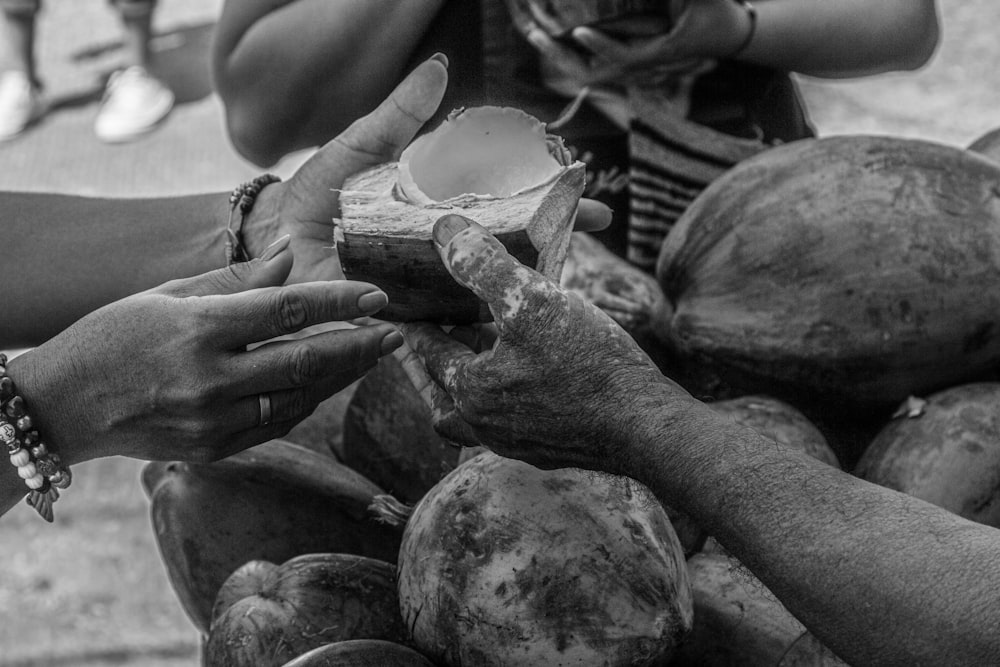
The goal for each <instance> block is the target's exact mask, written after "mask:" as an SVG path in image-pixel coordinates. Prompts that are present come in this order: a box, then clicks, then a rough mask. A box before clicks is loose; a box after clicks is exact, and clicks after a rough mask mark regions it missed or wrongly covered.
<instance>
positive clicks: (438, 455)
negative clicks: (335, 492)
mask: <svg viewBox="0 0 1000 667" xmlns="http://www.w3.org/2000/svg"><path fill="white" fill-rule="evenodd" d="M458 457H459V448H458V447H455V446H454V445H451V444H449V443H448V442H447V441H445V440H444V439H443V438H442V437H441V436H439V435H438V434H437V432H436V431H435V430H434V427H433V426H432V424H431V412H430V409H428V407H427V404H426V403H424V400H423V399H422V398H421V397H420V394H418V393H417V390H416V389H414V388H413V384H412V383H411V382H410V380H409V378H408V377H407V376H406V373H405V371H403V367H402V366H401V365H400V363H399V362H398V361H397V360H396V359H395V357H392V356H387V357H383V358H382V359H381V360H380V361H379V363H378V366H376V367H375V368H374V369H372V370H371V371H369V373H368V374H367V375H366V376H365V377H364V379H363V380H361V382H360V384H359V385H358V388H357V391H356V392H355V393H354V396H353V397H352V398H351V402H350V403H349V404H348V406H347V414H346V416H345V418H344V445H343V458H342V460H343V462H344V463H345V464H346V465H348V466H350V467H351V468H353V469H354V470H357V471H358V472H360V473H361V474H362V475H364V476H365V477H367V478H369V479H371V480H372V481H373V482H375V483H376V484H378V485H379V486H380V487H382V488H383V489H385V490H386V491H388V492H389V493H391V494H392V495H393V496H395V497H396V498H398V499H400V500H403V501H405V502H408V503H415V502H417V501H418V500H420V499H421V498H423V496H424V494H425V493H427V492H428V491H430V490H431V488H432V487H433V486H434V485H435V484H437V483H438V482H439V481H441V478H442V477H444V476H445V475H446V474H448V473H449V472H451V471H452V470H453V469H454V468H455V466H456V465H457V464H458Z"/></svg>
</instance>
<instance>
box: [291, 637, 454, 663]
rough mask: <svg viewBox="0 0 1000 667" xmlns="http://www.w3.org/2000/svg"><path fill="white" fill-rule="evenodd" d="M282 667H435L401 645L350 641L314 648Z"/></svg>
mask: <svg viewBox="0 0 1000 667" xmlns="http://www.w3.org/2000/svg"><path fill="white" fill-rule="evenodd" d="M284 667H434V663H432V662H431V661H430V660H428V659H427V658H425V657H424V656H422V655H420V654H419V653H417V652H416V651H414V650H413V649H411V648H407V647H406V646H403V645H402V644H395V643H393V642H387V641H384V640H380V639H350V640H348V641H344V642H336V643H335V644H327V645H326V646H321V647H319V648H315V649H313V650H311V651H309V652H308V653H304V654H302V655H300V656H299V657H297V658H296V659H295V660H292V661H291V662H289V663H286V664H285V666H284Z"/></svg>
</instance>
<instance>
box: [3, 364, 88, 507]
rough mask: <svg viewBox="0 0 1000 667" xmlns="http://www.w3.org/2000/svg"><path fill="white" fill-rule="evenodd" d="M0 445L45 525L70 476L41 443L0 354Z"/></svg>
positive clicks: (28, 500)
mask: <svg viewBox="0 0 1000 667" xmlns="http://www.w3.org/2000/svg"><path fill="white" fill-rule="evenodd" d="M0 442H2V443H3V444H4V445H6V446H7V454H8V455H9V456H10V462H11V465H13V466H14V467H15V468H17V474H18V477H20V478H21V479H23V480H24V483H25V485H26V486H27V487H28V497H27V502H28V504H29V505H31V506H32V507H33V508H35V511H36V512H38V514H39V515H41V517H42V518H43V519H45V520H46V521H48V522H49V523H51V522H52V519H53V514H52V504H53V503H55V502H56V501H57V500H59V491H58V489H65V488H67V487H68V486H69V485H70V483H71V482H72V481H73V475H72V473H70V470H69V468H68V467H67V466H63V465H62V464H61V462H60V460H59V455H58V454H56V453H55V452H53V451H51V450H50V448H49V447H48V445H46V444H45V443H44V442H42V440H41V437H40V436H39V435H38V431H37V430H36V429H35V425H34V422H33V421H32V419H31V416H30V415H29V414H28V412H27V409H26V408H25V405H24V399H23V398H21V397H20V396H18V395H17V390H16V389H15V388H14V381H13V380H11V379H10V377H9V376H8V375H7V355H6V354H3V353H0Z"/></svg>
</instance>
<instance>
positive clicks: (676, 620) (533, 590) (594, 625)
mask: <svg viewBox="0 0 1000 667" xmlns="http://www.w3.org/2000/svg"><path fill="white" fill-rule="evenodd" d="M399 594H400V605H401V609H402V612H403V617H404V622H405V624H406V626H407V627H408V628H409V629H410V630H411V632H412V633H413V642H414V645H415V646H416V648H417V649H418V650H420V651H421V652H422V653H424V654H425V655H427V656H428V657H429V658H431V659H432V660H435V661H439V662H441V663H443V664H445V665H450V666H453V667H454V666H458V665H477V667H490V666H491V665H511V664H517V665H521V666H524V667H530V666H532V665H544V666H546V667H548V666H551V665H560V664H562V665H575V664H587V665H590V664H593V665H607V666H609V667H613V666H615V665H647V664H652V663H653V662H654V661H655V660H657V659H664V658H666V657H667V656H669V654H670V653H671V652H672V650H673V649H674V647H675V646H676V645H677V642H678V641H679V640H680V638H681V637H682V636H683V635H684V634H685V632H686V631H687V630H688V629H689V628H690V624H691V598H690V590H689V588H688V581H687V574H686V570H685V567H684V555H683V552H682V550H681V546H680V544H679V543H678V541H677V537H676V535H674V531H673V529H672V528H671V527H670V520H669V519H668V518H667V515H666V513H665V512H664V511H663V508H662V507H661V506H660V504H659V503H658V502H657V501H656V499H655V498H654V497H653V495H652V494H651V493H650V492H649V491H648V489H646V488H645V487H644V486H642V485H641V484H638V483H637V482H634V481H631V480H628V479H627V478H619V477H612V476H609V475H603V474H598V473H592V472H587V471H582V470H576V469H563V470H554V471H543V470H539V469H537V468H535V467H533V466H531V465H528V464H526V463H523V462H520V461H515V460H512V459H506V458H502V457H500V456H497V455H496V454H493V453H491V452H486V453H483V454H480V455H479V456H477V457H475V458H473V459H471V460H469V461H466V462H465V463H463V464H462V465H460V466H459V467H458V468H456V469H455V470H454V471H452V472H451V473H450V474H449V475H448V476H447V477H445V478H444V479H443V480H442V481H441V482H440V483H439V484H438V485H437V486H435V487H434V488H433V489H432V490H431V491H430V492H428V494H427V495H426V496H425V497H424V498H423V500H421V501H420V503H419V504H418V505H417V506H416V508H414V510H413V513H412V515H411V516H410V519H409V521H408V523H407V525H406V530H405V533H404V537H403V545H402V547H401V550H400V555H399Z"/></svg>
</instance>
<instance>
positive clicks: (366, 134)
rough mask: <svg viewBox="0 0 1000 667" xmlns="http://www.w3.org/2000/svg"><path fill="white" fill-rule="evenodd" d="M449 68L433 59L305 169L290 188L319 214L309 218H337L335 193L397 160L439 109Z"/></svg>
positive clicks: (406, 79) (303, 166)
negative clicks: (369, 169) (371, 170)
mask: <svg viewBox="0 0 1000 667" xmlns="http://www.w3.org/2000/svg"><path fill="white" fill-rule="evenodd" d="M446 63H447V59H446V58H445V57H444V56H443V55H441V56H438V55H435V56H434V57H432V58H430V59H429V60H426V61H424V62H423V63H421V64H420V65H418V66H417V67H416V69H414V70H413V71H412V72H411V73H410V75H409V76H407V77H406V78H405V79H403V81H402V82H401V83H400V84H399V85H398V86H396V89H395V90H393V91H392V93H390V95H389V97H388V98H386V100H385V101H384V102H382V104H381V105H379V107H378V108H377V109H375V110H374V111H372V112H371V113H370V114H368V115H367V116H364V117H363V118H360V119H358V120H356V121H355V122H353V123H352V124H351V126H350V127H348V128H347V129H346V130H344V131H343V132H342V133H341V134H340V135H338V136H337V137H335V138H334V139H332V140H331V141H330V142H329V143H327V144H326V145H325V146H323V147H322V148H321V149H320V150H319V151H318V152H317V153H316V154H315V155H313V156H312V157H311V158H310V159H309V160H308V161H307V162H306V163H305V164H304V165H302V167H301V168H300V169H299V170H298V171H297V172H296V174H295V175H294V176H293V177H292V179H291V181H290V185H291V187H292V188H294V191H295V192H299V193H303V196H300V197H298V198H297V199H298V200H300V201H305V202H310V201H312V202H315V204H314V205H315V206H316V208H317V210H316V211H314V212H312V215H311V216H310V215H309V214H307V215H306V216H305V217H314V218H315V219H317V220H318V219H323V220H328V219H329V218H331V217H336V216H335V213H336V206H337V202H338V197H337V193H336V192H333V191H331V190H336V189H337V188H340V187H341V186H342V185H343V184H344V180H346V179H347V177H348V176H351V175H352V174H355V173H357V172H359V171H361V170H362V169H365V168H367V167H371V166H374V165H377V164H382V163H384V162H391V161H393V160H395V159H396V158H397V157H399V154H400V152H402V150H403V148H404V147H406V145H407V144H408V143H410V141H411V140H412V139H413V137H414V135H416V133H417V131H418V130H419V129H420V128H421V127H422V126H423V125H424V123H426V122H427V121H428V120H430V118H431V116H433V115H434V112H435V111H437V108H438V106H439V105H440V104H441V99H442V97H444V91H445V87H446V86H447V84H448V68H447V64H446ZM324 196H325V197H324ZM324 198H325V201H324Z"/></svg>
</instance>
